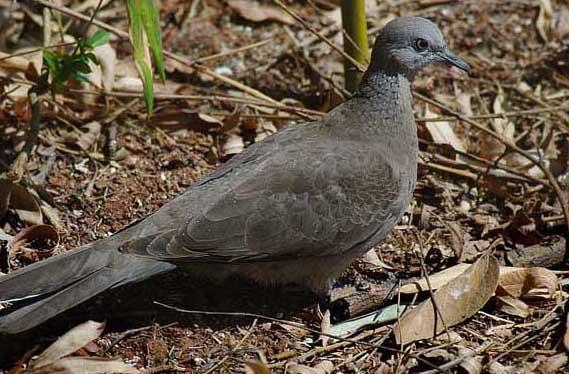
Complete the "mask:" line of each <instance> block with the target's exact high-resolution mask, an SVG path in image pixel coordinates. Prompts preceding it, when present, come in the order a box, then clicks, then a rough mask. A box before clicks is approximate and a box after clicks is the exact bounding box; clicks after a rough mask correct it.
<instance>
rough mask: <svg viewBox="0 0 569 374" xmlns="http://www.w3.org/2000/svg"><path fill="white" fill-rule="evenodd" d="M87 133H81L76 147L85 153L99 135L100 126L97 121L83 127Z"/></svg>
mask: <svg viewBox="0 0 569 374" xmlns="http://www.w3.org/2000/svg"><path fill="white" fill-rule="evenodd" d="M85 127H86V128H87V132H85V133H83V134H82V135H81V136H80V137H79V139H77V145H78V146H79V148H81V149H82V150H84V151H87V150H88V149H89V148H91V146H92V145H93V144H94V143H95V142H96V141H97V139H98V138H99V136H100V135H101V124H100V123H99V122H98V121H92V122H89V123H88V124H86V125H85Z"/></svg>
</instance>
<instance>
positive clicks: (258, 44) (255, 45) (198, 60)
mask: <svg viewBox="0 0 569 374" xmlns="http://www.w3.org/2000/svg"><path fill="white" fill-rule="evenodd" d="M272 41H273V39H266V40H262V41H260V42H256V43H253V44H249V45H246V46H243V47H239V48H235V49H232V50H229V51H225V52H221V53H216V54H213V55H210V56H205V57H200V58H196V59H195V60H194V61H193V62H194V63H204V62H209V61H213V60H217V59H220V58H223V57H227V56H231V55H234V54H237V53H241V52H245V51H248V50H250V49H253V48H258V47H262V46H264V45H265V44H269V43H270V42H272Z"/></svg>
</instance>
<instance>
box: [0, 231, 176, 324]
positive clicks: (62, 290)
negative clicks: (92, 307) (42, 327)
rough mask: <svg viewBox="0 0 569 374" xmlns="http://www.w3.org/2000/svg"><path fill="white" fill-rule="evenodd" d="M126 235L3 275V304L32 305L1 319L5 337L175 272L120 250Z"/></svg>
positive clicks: (0, 283) (166, 265) (0, 298)
mask: <svg viewBox="0 0 569 374" xmlns="http://www.w3.org/2000/svg"><path fill="white" fill-rule="evenodd" d="M120 236H121V235H118V236H117V237H111V238H108V239H103V240H100V241H97V242H94V243H91V244H88V245H85V246H82V247H79V248H76V249H74V250H71V251H68V252H66V253H63V254H60V255H57V256H54V257H51V258H49V259H47V260H45V261H40V262H37V263H35V264H32V265H29V266H26V267H25V268H23V269H21V270H18V271H15V272H13V273H11V274H8V275H4V276H0V302H14V301H19V300H24V299H31V300H32V301H31V303H30V304H28V305H26V306H24V307H21V308H19V309H16V310H15V311H13V312H11V313H9V314H6V315H4V316H1V317H0V333H5V334H16V333H19V332H22V331H25V330H29V329H31V328H33V327H35V326H37V325H39V324H41V323H42V322H44V321H46V320H48V319H50V318H52V317H54V316H56V315H57V314H59V313H62V312H64V311H65V310H67V309H70V308H72V307H74V306H76V305H78V304H80V303H82V302H83V301H85V300H87V299H89V298H91V297H93V296H95V295H97V294H99V293H101V292H103V291H105V290H107V289H109V288H113V287H117V286H120V285H123V284H126V283H131V282H136V281H140V280H143V279H145V278H148V277H150V276H152V275H154V274H158V273H161V272H164V271H168V270H171V269H173V268H174V267H175V266H174V265H172V264H169V263H166V262H160V261H156V260H152V259H146V258H141V257H136V256H133V255H129V254H123V253H121V252H119V250H118V249H119V246H120V245H121V244H122V242H123V241H122V240H120Z"/></svg>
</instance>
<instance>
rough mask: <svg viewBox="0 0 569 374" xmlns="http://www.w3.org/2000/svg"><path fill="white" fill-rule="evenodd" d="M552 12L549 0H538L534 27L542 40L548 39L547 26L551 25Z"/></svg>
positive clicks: (546, 40)
mask: <svg viewBox="0 0 569 374" xmlns="http://www.w3.org/2000/svg"><path fill="white" fill-rule="evenodd" d="M552 14H553V9H552V7H551V1H550V0H540V1H539V14H538V15H537V19H536V21H535V27H536V28H537V32H538V33H539V36H540V37H541V39H543V41H544V42H548V41H549V37H548V36H547V34H548V32H549V28H550V26H551V16H552Z"/></svg>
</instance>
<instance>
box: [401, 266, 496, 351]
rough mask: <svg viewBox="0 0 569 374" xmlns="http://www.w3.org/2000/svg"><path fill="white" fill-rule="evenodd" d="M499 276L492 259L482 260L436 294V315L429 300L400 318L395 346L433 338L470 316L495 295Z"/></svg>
mask: <svg viewBox="0 0 569 374" xmlns="http://www.w3.org/2000/svg"><path fill="white" fill-rule="evenodd" d="M499 273H500V266H499V264H498V260H496V258H495V257H494V256H492V255H485V256H483V257H481V258H480V259H479V260H478V261H477V262H476V263H475V264H474V265H472V266H471V267H470V268H468V270H466V271H465V272H463V273H462V274H461V275H459V276H458V277H456V278H455V279H454V280H453V281H452V282H449V283H447V284H445V285H444V286H442V287H441V288H440V289H439V290H438V291H436V292H435V294H434V299H435V303H436V305H437V307H438V312H435V307H434V305H433V301H432V300H431V299H428V300H425V301H424V302H422V303H421V304H420V305H419V306H418V307H417V308H415V309H412V310H410V311H409V312H407V313H405V314H404V315H403V317H402V318H401V320H400V321H399V323H398V324H397V325H396V326H395V329H394V334H395V339H396V341H397V344H408V343H411V342H414V341H416V340H420V339H428V338H432V337H434V336H436V335H438V334H440V333H441V332H442V331H443V329H444V326H446V327H451V326H454V325H456V324H458V323H460V322H462V321H464V320H465V319H467V318H469V317H470V316H472V315H473V314H474V313H476V312H477V311H478V310H480V308H482V307H483V306H484V304H486V302H487V301H488V300H489V299H490V298H491V297H492V295H493V294H494V291H495V290H496V286H497V285H498V277H499ZM441 319H442V320H443V321H444V324H443V321H441Z"/></svg>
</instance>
